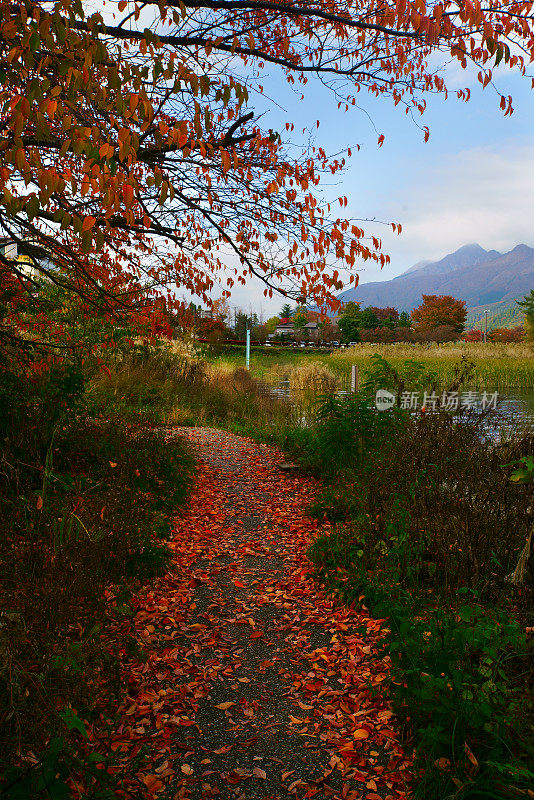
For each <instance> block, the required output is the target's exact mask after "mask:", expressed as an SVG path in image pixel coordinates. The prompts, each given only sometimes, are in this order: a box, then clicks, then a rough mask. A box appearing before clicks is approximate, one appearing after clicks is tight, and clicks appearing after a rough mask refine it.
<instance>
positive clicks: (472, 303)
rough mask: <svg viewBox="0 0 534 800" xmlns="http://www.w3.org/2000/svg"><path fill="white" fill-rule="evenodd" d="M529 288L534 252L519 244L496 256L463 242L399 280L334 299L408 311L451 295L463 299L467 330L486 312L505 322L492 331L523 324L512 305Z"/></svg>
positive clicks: (532, 280) (533, 279) (350, 291)
mask: <svg viewBox="0 0 534 800" xmlns="http://www.w3.org/2000/svg"><path fill="white" fill-rule="evenodd" d="M532 288H534V249H532V248H531V247H527V245H525V244H518V245H517V247H514V249H513V250H510V252H509V253H499V252H498V251H497V250H484V248H483V247H481V246H480V245H479V244H467V245H465V246H464V247H460V249H459V250H456V252H454V253H449V255H447V256H445V257H444V258H442V259H440V260H439V261H420V262H418V263H417V264H414V266H413V267H410V269H408V270H407V271H406V272H404V273H403V274H402V275H399V276H398V277H397V278H393V279H392V280H390V281H382V282H378V281H376V282H374V283H364V284H362V285H361V286H356V287H354V288H351V289H348V290H347V291H345V292H342V293H341V294H340V295H338V297H339V299H340V300H342V301H343V302H344V303H348V302H349V301H351V300H354V301H356V302H358V303H361V305H362V307H366V306H378V307H384V306H394V307H395V308H397V309H398V310H399V311H408V312H411V311H412V310H413V309H414V308H416V307H417V306H419V305H420V304H421V302H422V295H423V294H450V295H452V296H453V297H457V298H458V299H459V300H465V302H466V304H467V308H468V312H469V316H468V324H469V327H471V326H472V325H473V324H474V325H475V327H478V325H477V322H478V323H479V321H480V319H481V318H482V317H483V316H484V311H485V310H486V309H487V310H488V311H489V312H490V315H491V318H492V319H493V317H494V316H495V315H497V316H499V317H501V316H502V317H503V321H504V320H505V319H506V325H504V324H503V322H497V321H495V322H493V324H492V327H495V326H496V325H497V324H499V325H502V327H512V326H513V325H518V324H520V322H521V315H517V314H516V306H515V303H514V301H515V300H516V299H518V298H521V297H524V296H525V295H526V294H528V293H529V292H530V290H531V289H532ZM508 312H511V313H508ZM516 319H517V321H515V320H516ZM488 322H489V320H488Z"/></svg>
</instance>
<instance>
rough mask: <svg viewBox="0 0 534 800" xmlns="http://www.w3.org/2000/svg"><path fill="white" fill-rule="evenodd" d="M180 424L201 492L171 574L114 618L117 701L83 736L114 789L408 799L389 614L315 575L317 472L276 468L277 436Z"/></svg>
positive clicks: (250, 799) (141, 793)
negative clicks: (385, 645) (386, 642)
mask: <svg viewBox="0 0 534 800" xmlns="http://www.w3.org/2000/svg"><path fill="white" fill-rule="evenodd" d="M176 433H177V434H180V435H181V436H184V437H185V438H186V439H188V440H189V442H190V443H191V445H192V446H193V449H194V450H195V451H196V454H197V457H198V462H199V468H198V473H197V479H196V488H195V490H194V492H193V495H192V500H191V503H190V506H189V508H188V510H187V511H186V512H185V514H184V515H183V516H182V517H181V518H179V519H178V520H177V521H176V525H175V530H174V534H173V537H172V540H171V542H170V547H171V548H172V550H173V553H174V558H173V561H172V563H171V566H170V568H169V570H168V571H167V573H166V575H165V576H164V577H162V578H159V579H157V580H156V581H154V582H153V583H152V584H150V585H149V586H148V587H145V588H144V589H142V590H141V592H140V594H138V595H137V596H136V597H135V598H134V599H133V600H132V601H131V603H132V605H133V606H134V609H135V613H134V619H133V621H124V622H123V623H120V624H119V623H117V629H116V631H115V633H116V637H117V642H118V648H119V657H120V662H121V671H122V696H121V701H120V705H119V706H118V707H115V708H113V707H110V704H109V703H108V704H107V705H106V706H105V707H104V708H102V711H101V714H100V721H99V722H98V723H95V724H94V725H93V726H91V728H90V747H91V748H93V749H95V750H96V751H98V752H100V753H102V754H103V755H106V759H107V757H108V753H109V752H110V751H112V752H113V754H114V755H113V757H114V760H115V761H116V763H115V766H114V767H113V772H114V773H115V774H116V783H117V786H116V790H117V791H118V793H119V794H118V796H126V797H132V798H133V797H135V798H142V797H146V798H148V797H152V796H156V797H158V798H173V800H174V799H175V798H176V799H177V798H190V799H191V800H199V799H200V798H221V799H224V800H226V798H228V800H278V798H283V797H291V796H293V797H297V798H311V797H316V798H327V797H332V798H344V799H345V800H393V798H395V799H397V798H405V797H406V796H407V792H408V787H409V771H410V764H411V762H410V758H409V755H407V754H406V753H405V752H404V750H403V748H402V746H401V744H400V743H399V737H398V733H397V730H396V725H395V719H394V716H393V713H392V711H391V709H390V703H389V701H388V696H387V689H385V687H386V686H387V676H388V666H389V664H388V659H387V658H384V656H383V654H382V655H378V652H377V651H378V645H379V642H380V639H381V638H382V636H383V632H384V626H385V624H386V623H385V622H384V620H375V619H373V618H371V617H370V615H369V613H368V611H367V610H366V608H365V607H364V606H360V607H357V608H345V607H342V606H340V605H337V604H336V603H335V602H334V601H333V600H332V599H331V598H329V597H328V596H326V595H325V594H324V593H323V592H322V591H321V590H320V589H319V588H318V587H317V585H316V583H315V582H314V580H313V577H312V571H313V567H312V565H311V563H310V562H309V560H308V558H307V556H306V552H307V549H308V547H309V545H310V542H311V541H312V540H313V539H314V538H315V536H316V529H317V523H316V522H315V521H314V520H312V519H311V518H310V517H308V516H306V514H305V509H306V507H307V506H308V505H309V503H310V502H311V501H312V499H313V497H314V494H315V491H316V484H315V483H314V482H313V481H312V480H310V479H308V478H304V477H302V476H301V475H295V474H292V475H287V474H285V473H282V471H281V470H280V469H279V468H278V464H279V463H280V462H281V461H283V460H284V458H283V455H282V453H281V452H280V451H277V450H276V449H274V448H272V447H269V446H266V445H262V444H258V443H255V442H253V441H251V440H249V439H244V438H241V437H238V436H235V435H232V434H229V433H224V432H222V431H218V430H214V429H209V428H191V429H181V430H178V429H177V430H176ZM169 435H170V436H172V435H173V432H172V431H170V432H169ZM80 788H81V787H80Z"/></svg>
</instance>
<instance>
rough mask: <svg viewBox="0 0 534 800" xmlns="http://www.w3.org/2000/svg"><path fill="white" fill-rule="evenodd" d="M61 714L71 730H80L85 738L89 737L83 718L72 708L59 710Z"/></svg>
mask: <svg viewBox="0 0 534 800" xmlns="http://www.w3.org/2000/svg"><path fill="white" fill-rule="evenodd" d="M59 716H60V717H61V719H62V720H63V722H64V723H65V725H66V726H67V728H68V729H69V731H78V732H79V733H81V734H82V736H83V737H84V738H85V739H87V729H86V727H85V725H84V723H83V722H82V720H81V719H80V718H79V717H78V716H77V715H76V714H75V713H74V711H73V710H72V708H64V709H63V711H60V712H59Z"/></svg>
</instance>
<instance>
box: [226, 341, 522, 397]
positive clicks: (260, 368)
mask: <svg viewBox="0 0 534 800" xmlns="http://www.w3.org/2000/svg"><path fill="white" fill-rule="evenodd" d="M377 354H378V355H381V356H383V357H384V358H385V359H386V360H387V361H388V362H389V363H390V364H391V365H392V366H393V367H395V368H397V367H399V366H401V365H402V364H403V362H405V361H407V360H413V361H420V362H422V363H423V364H424V365H425V367H426V368H427V369H429V370H432V371H433V372H435V373H436V374H437V375H438V378H439V381H440V384H441V386H442V387H443V388H445V387H446V386H447V385H449V384H450V382H451V381H452V379H453V377H454V371H455V368H456V366H457V365H458V363H459V362H460V360H461V359H462V358H467V359H468V360H469V361H471V362H472V363H473V365H474V369H473V373H472V377H471V379H470V381H469V382H468V383H467V384H466V387H467V388H470V389H475V390H484V389H493V390H494V391H495V390H504V389H527V390H533V391H534V345H533V344H528V343H526V342H511V343H504V342H488V343H487V344H483V343H479V342H449V343H446V344H426V343H417V344H407V343H397V344H377V345H373V344H369V343H363V342H362V343H360V344H357V345H355V346H353V347H350V348H345V349H344V350H335V351H334V352H333V353H327V352H324V351H320V350H317V351H316V352H313V353H302V352H299V351H298V350H295V351H294V352H287V353H283V354H280V355H279V356H277V357H276V359H274V358H273V356H272V355H271V354H266V353H263V352H261V351H257V350H256V351H255V352H253V353H252V355H251V362H250V368H251V373H252V375H253V376H254V377H256V378H259V379H260V380H263V381H265V382H267V383H270V384H272V385H276V384H279V383H280V382H281V381H283V380H287V379H289V380H291V376H292V374H293V373H295V372H296V371H298V370H300V368H301V366H303V365H307V366H310V367H313V368H314V369H315V368H316V365H322V366H323V367H324V368H325V369H327V370H328V371H329V372H330V373H333V374H334V375H337V376H338V379H339V382H340V385H341V386H342V387H343V388H347V385H348V382H349V381H350V371H351V366H352V364H355V365H356V366H358V367H359V369H360V371H361V373H363V371H365V369H366V368H367V367H368V366H369V364H370V361H369V359H370V357H371V356H373V355H377ZM273 361H274V363H273ZM215 363H216V365H217V367H219V368H221V369H222V370H228V371H231V370H232V369H235V367H236V366H237V365H238V364H243V363H244V353H243V357H241V356H240V355H235V356H232V357H228V356H224V357H222V358H221V357H219V358H217V359H216V361H215ZM293 380H295V379H293ZM297 380H298V379H297Z"/></svg>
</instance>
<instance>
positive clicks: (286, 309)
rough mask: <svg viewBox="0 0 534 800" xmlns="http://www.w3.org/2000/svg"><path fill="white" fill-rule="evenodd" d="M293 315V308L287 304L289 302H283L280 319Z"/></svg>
mask: <svg viewBox="0 0 534 800" xmlns="http://www.w3.org/2000/svg"><path fill="white" fill-rule="evenodd" d="M292 316H293V309H292V308H291V306H290V305H289V303H284V305H283V306H282V308H281V310H280V319H289V317H292Z"/></svg>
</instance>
